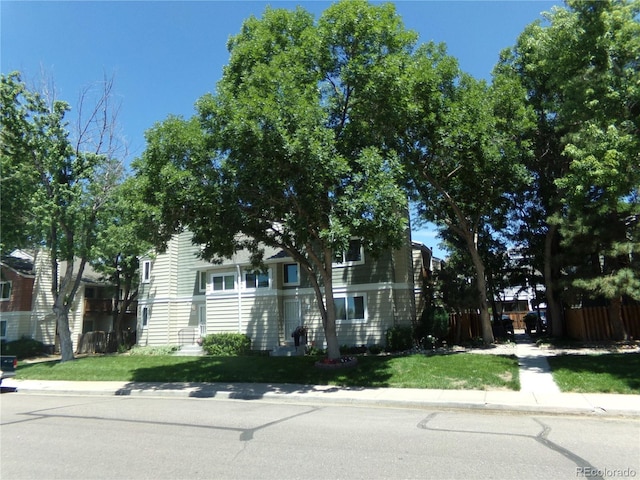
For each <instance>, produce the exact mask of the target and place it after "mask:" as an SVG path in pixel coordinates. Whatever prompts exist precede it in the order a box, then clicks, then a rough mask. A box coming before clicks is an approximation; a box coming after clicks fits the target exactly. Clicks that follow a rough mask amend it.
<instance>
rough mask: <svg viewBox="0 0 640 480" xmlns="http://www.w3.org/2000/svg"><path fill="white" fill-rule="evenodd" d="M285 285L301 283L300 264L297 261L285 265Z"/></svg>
mask: <svg viewBox="0 0 640 480" xmlns="http://www.w3.org/2000/svg"><path fill="white" fill-rule="evenodd" d="M282 267H283V276H284V284H285V285H300V266H299V265H298V264H297V263H285V264H284V265H283V266H282Z"/></svg>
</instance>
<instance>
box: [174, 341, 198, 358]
mask: <svg viewBox="0 0 640 480" xmlns="http://www.w3.org/2000/svg"><path fill="white" fill-rule="evenodd" d="M175 354H176V356H178V357H201V356H203V355H205V353H204V350H203V349H202V346H201V345H197V344H193V345H182V347H180V350H178V351H177V352H176V353H175Z"/></svg>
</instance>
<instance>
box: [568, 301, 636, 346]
mask: <svg viewBox="0 0 640 480" xmlns="http://www.w3.org/2000/svg"><path fill="white" fill-rule="evenodd" d="M564 318H565V325H566V327H567V335H568V336H569V337H571V338H574V339H576V340H583V341H601V340H612V339H613V329H612V327H611V320H610V319H609V309H608V308H607V307H589V308H580V309H570V310H567V311H566V312H565V317H564ZM622 323H623V325H624V328H625V330H626V332H627V335H629V337H630V338H633V339H639V338H640V305H623V306H622Z"/></svg>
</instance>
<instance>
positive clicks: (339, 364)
mask: <svg viewBox="0 0 640 480" xmlns="http://www.w3.org/2000/svg"><path fill="white" fill-rule="evenodd" d="M357 364H358V359H357V358H355V357H340V358H338V359H335V360H331V359H329V358H323V359H322V360H318V361H317V362H316V367H317V368H326V369H336V368H349V367H355V366H356V365H357Z"/></svg>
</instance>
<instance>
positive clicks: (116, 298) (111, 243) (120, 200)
mask: <svg viewBox="0 0 640 480" xmlns="http://www.w3.org/2000/svg"><path fill="white" fill-rule="evenodd" d="M138 182H139V179H138V178H136V177H129V178H127V179H126V180H125V181H124V182H123V183H121V184H119V185H118V186H117V188H116V190H115V191H114V193H113V196H112V200H111V201H110V202H109V204H108V205H107V206H106V208H104V209H103V210H102V211H101V212H100V214H99V215H98V222H97V233H96V240H95V242H94V244H93V246H92V249H91V260H90V263H91V265H92V267H93V268H94V269H95V270H96V271H98V272H100V273H102V275H103V276H104V279H105V280H106V281H108V282H109V284H111V285H112V286H113V324H112V328H113V331H114V332H115V333H116V338H117V342H118V345H123V344H124V343H125V340H126V339H125V338H124V335H123V334H124V318H125V314H126V313H127V312H128V311H130V310H131V308H132V306H133V305H134V302H135V301H136V298H137V296H138V287H139V281H140V275H139V260H138V258H139V257H140V256H141V255H143V254H145V253H147V252H148V251H149V250H151V248H152V244H151V243H150V240H148V238H149V234H148V231H147V226H148V224H149V221H150V220H149V214H150V211H149V209H148V207H147V205H146V204H144V203H143V202H142V196H141V193H140V187H139V185H138Z"/></svg>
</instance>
